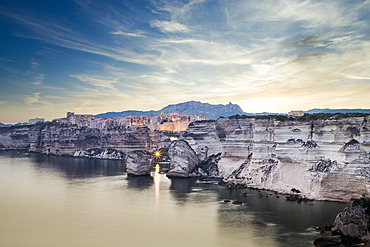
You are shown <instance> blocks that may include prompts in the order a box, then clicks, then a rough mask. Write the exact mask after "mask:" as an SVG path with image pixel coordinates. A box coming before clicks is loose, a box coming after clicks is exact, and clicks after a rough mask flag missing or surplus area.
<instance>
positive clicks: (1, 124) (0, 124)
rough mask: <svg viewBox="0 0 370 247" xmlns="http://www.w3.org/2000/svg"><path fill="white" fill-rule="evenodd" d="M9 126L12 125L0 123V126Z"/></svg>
mask: <svg viewBox="0 0 370 247" xmlns="http://www.w3.org/2000/svg"><path fill="white" fill-rule="evenodd" d="M9 126H12V125H11V124H4V123H0V127H9Z"/></svg>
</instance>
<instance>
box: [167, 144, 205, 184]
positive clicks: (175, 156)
mask: <svg viewBox="0 0 370 247" xmlns="http://www.w3.org/2000/svg"><path fill="white" fill-rule="evenodd" d="M168 156H169V157H170V159H171V164H170V170H169V171H168V173H167V176H168V177H182V178H185V177H189V174H190V171H192V170H194V168H195V166H196V165H198V164H199V162H200V161H199V159H198V156H197V154H196V153H195V152H194V150H193V149H192V148H191V147H190V145H189V143H187V142H186V141H184V140H178V141H174V142H172V143H171V144H170V146H169V148H168Z"/></svg>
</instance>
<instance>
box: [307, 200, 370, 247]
mask: <svg viewBox="0 0 370 247" xmlns="http://www.w3.org/2000/svg"><path fill="white" fill-rule="evenodd" d="M369 213H370V198H368V197H361V198H360V199H357V200H354V201H353V202H352V203H351V204H350V205H349V206H347V207H346V208H344V209H343V211H342V212H340V213H339V214H338V215H337V217H336V218H335V221H334V227H332V228H331V229H329V230H330V231H331V236H326V237H323V238H319V239H316V240H315V242H314V245H315V246H317V247H324V246H338V247H339V246H365V244H366V246H369V241H370V232H369V228H370V215H369Z"/></svg>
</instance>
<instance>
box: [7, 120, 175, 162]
mask: <svg viewBox="0 0 370 247" xmlns="http://www.w3.org/2000/svg"><path fill="white" fill-rule="evenodd" d="M169 143H170V139H169V138H168V137H166V136H165V135H163V133H161V132H159V131H150V129H149V128H147V127H126V128H113V129H102V130H100V129H90V128H79V127H77V126H75V125H57V124H56V125H53V124H50V125H47V124H46V125H45V124H37V125H30V126H24V127H23V126H22V127H16V128H0V148H27V149H29V151H31V152H39V153H43V154H55V155H75V153H76V151H79V150H85V151H87V150H91V149H103V150H104V149H105V150H110V149H114V150H117V151H120V152H130V151H134V150H146V151H149V150H152V149H155V148H161V147H164V146H167V145H168V144H169ZM76 155H77V154H76Z"/></svg>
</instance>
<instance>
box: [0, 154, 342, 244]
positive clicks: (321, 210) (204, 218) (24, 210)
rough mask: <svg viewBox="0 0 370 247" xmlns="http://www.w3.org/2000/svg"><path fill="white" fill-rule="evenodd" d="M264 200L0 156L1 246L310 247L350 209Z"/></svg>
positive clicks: (79, 165)
mask: <svg viewBox="0 0 370 247" xmlns="http://www.w3.org/2000/svg"><path fill="white" fill-rule="evenodd" d="M162 168H163V167H162ZM245 192H246V193H247V196H246V197H245V196H243V195H242V194H243V193H245ZM261 193H262V194H263V197H259V196H258V192H257V191H252V190H248V189H234V190H229V189H226V188H225V187H224V186H221V185H218V184H217V183H216V182H214V181H205V182H202V181H198V180H196V179H168V178H167V177H166V174H165V173H163V172H161V169H160V167H157V170H155V169H154V167H153V172H152V175H151V176H150V177H128V176H127V174H126V170H125V163H124V162H123V161H112V160H96V159H86V158H72V157H60V156H45V155H38V154H29V153H19V152H17V151H7V152H6V151H1V152H0V246H1V247H2V246H4V247H5V246H6V247H8V246H12V247H13V246H22V247H23V246H39V247H42V246H79V247H81V246H89V247H92V246H128V247H131V246H132V247H135V246H140V247H143V246H177V247H181V246H186V247H188V246H213V247H215V246H247V247H249V246H250V247H251V246H284V247H286V246H313V245H312V242H313V241H314V239H316V238H319V237H321V236H322V235H320V233H318V232H316V231H315V230H314V229H312V228H311V227H314V226H324V225H327V224H330V223H332V222H333V221H334V219H335V216H336V214H337V213H338V212H340V211H341V210H342V209H343V208H344V207H346V206H347V204H346V203H340V202H321V201H312V202H302V203H298V202H292V201H286V199H285V196H283V195H279V198H277V196H276V195H275V194H274V193H272V192H269V191H262V192H261ZM225 199H228V200H230V201H231V202H232V201H235V200H239V201H242V202H243V205H233V204H232V203H231V202H229V203H228V202H224V200H225Z"/></svg>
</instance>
